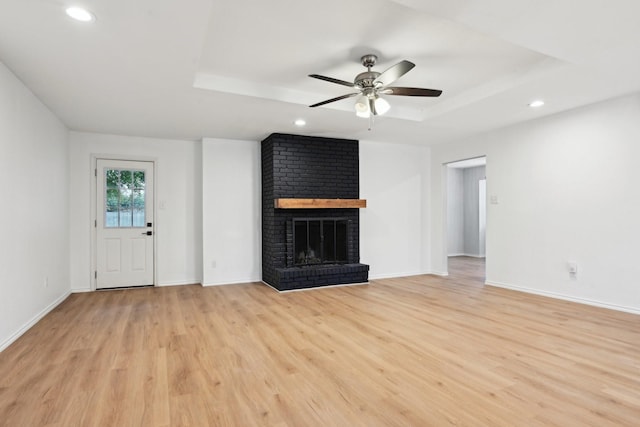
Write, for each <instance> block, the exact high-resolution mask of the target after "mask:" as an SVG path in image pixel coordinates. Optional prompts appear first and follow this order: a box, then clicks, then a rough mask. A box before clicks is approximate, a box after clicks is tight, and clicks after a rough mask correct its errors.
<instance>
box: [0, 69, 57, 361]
mask: <svg viewBox="0 0 640 427" xmlns="http://www.w3.org/2000/svg"><path fill="white" fill-rule="evenodd" d="M0 93H1V94H2V96H0V153H1V155H0V181H1V182H2V183H3V188H2V208H1V209H0V223H1V224H2V244H0V263H1V264H0V351H2V350H3V349H4V348H5V347H7V346H8V345H9V344H11V343H12V342H13V341H14V340H15V339H17V338H18V337H19V336H20V335H21V334H22V333H24V332H25V331H26V330H27V329H28V328H29V327H30V326H32V325H33V324H34V323H35V322H36V321H37V320H39V319H40V318H41V317H42V316H43V315H44V314H46V313H47V312H48V311H49V310H50V309H52V308H53V307H55V306H56V305H57V304H58V303H60V302H61V301H62V300H64V298H66V297H67V296H68V295H69V291H70V289H69V250H68V248H69V215H68V213H69V188H68V179H69V177H68V172H67V170H68V131H67V129H66V127H65V126H64V125H63V124H62V123H61V122H60V120H58V118H57V117H56V116H55V115H54V114H53V113H51V111H49V109H48V108H47V107H46V106H45V105H44V104H42V102H40V100H38V98H36V96H34V94H33V93H32V92H31V91H30V90H29V89H28V88H27V87H25V86H24V84H22V82H20V80H19V79H18V78H17V77H16V76H15V75H13V73H12V72H11V71H10V70H9V69H7V68H6V67H5V66H4V65H3V64H2V63H0Z"/></svg>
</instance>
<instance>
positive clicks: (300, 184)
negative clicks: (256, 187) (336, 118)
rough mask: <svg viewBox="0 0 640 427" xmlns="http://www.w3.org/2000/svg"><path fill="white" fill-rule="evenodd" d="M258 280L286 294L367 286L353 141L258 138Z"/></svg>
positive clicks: (302, 137)
mask: <svg viewBox="0 0 640 427" xmlns="http://www.w3.org/2000/svg"><path fill="white" fill-rule="evenodd" d="M261 155H262V280H263V281H264V282H265V283H267V284H269V285H270V286H272V287H274V288H276V289H278V290H281V291H284V290H292V289H304V288H312V287H318V286H328V285H342V284H354V283H366V282H367V280H368V275H369V266H368V265H365V264H361V263H360V213H359V208H360V207H364V206H365V204H366V202H365V201H363V200H360V199H359V192H360V184H359V170H358V167H359V159H358V141H356V140H346V139H332V138H320V137H310V136H300V135H288V134H278V133H275V134H272V135H270V136H269V137H267V138H266V139H265V140H264V141H262V147H261Z"/></svg>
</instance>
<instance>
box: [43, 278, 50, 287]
mask: <svg viewBox="0 0 640 427" xmlns="http://www.w3.org/2000/svg"><path fill="white" fill-rule="evenodd" d="M44 287H45V288H48V287H49V278H48V277H46V276H45V278H44Z"/></svg>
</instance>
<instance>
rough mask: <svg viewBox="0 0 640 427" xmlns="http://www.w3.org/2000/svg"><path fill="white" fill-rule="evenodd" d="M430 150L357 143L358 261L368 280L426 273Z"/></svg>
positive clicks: (428, 262)
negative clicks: (363, 204) (362, 204)
mask: <svg viewBox="0 0 640 427" xmlns="http://www.w3.org/2000/svg"><path fill="white" fill-rule="evenodd" d="M429 170H430V149H429V148H428V147H421V146H413V145H406V144H395V143H380V142H368V141H360V197H361V198H363V199H366V200H367V207H366V208H365V209H361V210H360V260H361V262H363V263H365V264H368V265H369V266H370V270H369V278H371V279H377V278H383V277H398V276H410V275H416V274H424V273H428V272H429V271H430V252H429V244H428V243H429V229H428V224H429V218H430V210H429V209H428V201H429V188H430V175H429Z"/></svg>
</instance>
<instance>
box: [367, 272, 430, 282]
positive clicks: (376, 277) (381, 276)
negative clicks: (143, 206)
mask: <svg viewBox="0 0 640 427" xmlns="http://www.w3.org/2000/svg"><path fill="white" fill-rule="evenodd" d="M423 274H431V273H430V272H428V271H425V272H420V271H408V272H402V273H387V274H384V273H383V274H369V280H380V279H397V278H398V277H409V276H421V275H423Z"/></svg>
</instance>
